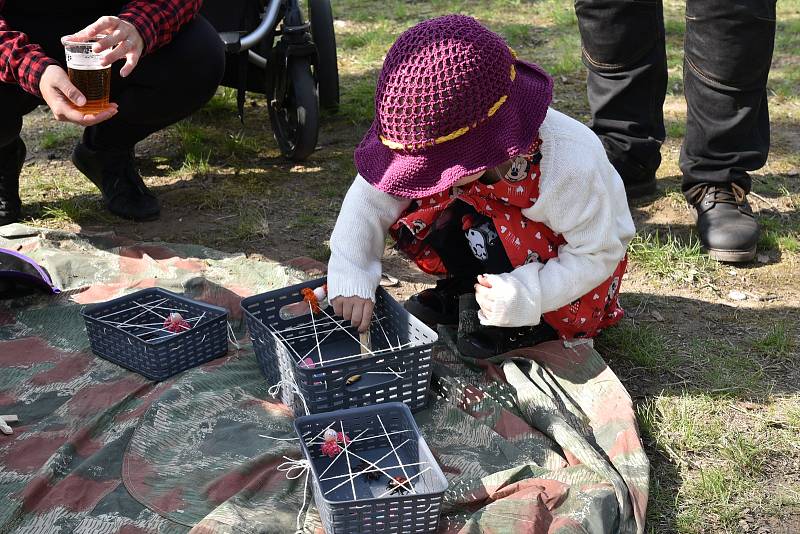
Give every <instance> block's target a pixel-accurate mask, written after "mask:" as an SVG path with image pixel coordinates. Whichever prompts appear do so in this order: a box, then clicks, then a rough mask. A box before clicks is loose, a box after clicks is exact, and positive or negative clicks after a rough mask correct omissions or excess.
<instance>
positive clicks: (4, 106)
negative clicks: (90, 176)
mask: <svg viewBox="0 0 800 534" xmlns="http://www.w3.org/2000/svg"><path fill="white" fill-rule="evenodd" d="M108 14H111V13H110V12H109V13H106V12H94V11H86V12H83V13H80V14H76V15H72V16H62V17H43V16H32V15H17V16H15V15H14V13H8V14H7V13H6V12H4V13H3V16H4V17H6V19H7V20H8V22H9V25H10V27H11V28H13V29H14V30H19V31H23V32H25V33H26V34H28V36H29V37H30V38H31V41H32V42H34V43H37V44H39V45H41V46H42V47H43V48H44V50H45V52H46V53H47V54H48V55H49V56H50V57H52V58H53V59H56V60H58V61H59V62H61V64H62V66H65V65H66V63H65V59H64V47H63V46H62V45H61V43H60V38H61V36H62V35H67V34H70V33H74V32H76V31H78V30H80V29H82V28H84V27H85V26H87V25H88V24H90V23H92V22H94V21H95V20H97V18H98V17H100V16H103V15H108ZM122 65H123V63H122V62H117V63H115V64H114V65H112V67H111V72H112V79H111V101H112V102H116V103H117V104H119V112H118V113H117V114H116V115H115V116H114V117H113V118H111V119H109V120H107V121H105V122H102V123H100V124H98V125H96V126H92V127H89V128H86V130H85V132H84V140H85V141H86V142H87V143H88V144H89V145H90V146H91V147H92V148H96V149H100V150H110V149H131V148H133V146H134V145H135V144H136V143H138V142H139V141H141V140H142V139H144V138H145V137H147V136H148V135H150V134H151V133H153V132H156V131H158V130H161V129H162V128H164V127H166V126H169V125H170V124H173V123H175V122H177V121H179V120H180V119H182V118H184V117H186V116H188V115H189V114H191V113H192V112H193V111H195V110H197V109H198V108H200V107H201V106H202V105H203V104H205V103H206V102H207V101H208V100H209V99H210V98H211V97H212V96H213V94H214V91H215V90H216V88H217V86H218V85H219V82H220V80H221V79H222V75H223V72H224V69H225V53H224V49H223V45H222V42H221V41H220V39H219V37H218V35H217V32H216V31H215V30H214V28H213V27H212V26H211V25H210V24H209V23H208V22H207V21H206V20H205V19H204V18H202V17H200V16H198V17H197V18H196V19H194V20H193V21H192V22H190V23H188V24H186V25H185V26H184V27H183V28H181V31H180V32H178V33H177V34H176V35H175V36H174V37H173V39H172V41H171V42H170V43H169V44H167V45H166V46H164V47H162V48H159V49H158V50H156V51H155V52H153V53H152V54H149V55H145V56H143V57H142V58H141V59H140V60H139V64H138V65H137V66H136V68H135V69H134V70H133V72H132V73H131V74H130V75H129V76H128V77H127V78H122V77H120V75H119V69H120V68H121V67H122ZM65 70H66V68H65ZM40 104H44V101H43V100H41V99H40V98H37V97H34V96H33V95H31V94H29V93H26V92H25V91H23V90H22V89H20V87H19V86H18V85H16V84H4V83H0V146H5V145H6V144H8V143H10V142H11V141H13V140H14V139H15V138H16V137H17V136H19V133H20V130H21V128H22V117H23V116H24V115H25V114H27V113H30V112H31V111H32V110H34V109H35V108H36V106H38V105H40Z"/></svg>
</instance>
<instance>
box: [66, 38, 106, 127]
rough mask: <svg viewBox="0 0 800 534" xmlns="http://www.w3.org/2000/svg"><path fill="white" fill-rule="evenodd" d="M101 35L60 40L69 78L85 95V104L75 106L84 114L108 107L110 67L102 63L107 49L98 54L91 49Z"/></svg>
mask: <svg viewBox="0 0 800 534" xmlns="http://www.w3.org/2000/svg"><path fill="white" fill-rule="evenodd" d="M103 37H104V36H102V35H98V36H97V37H96V38H94V39H90V40H88V41H62V43H63V45H64V53H65V55H66V57H67V72H68V73H69V79H70V81H71V82H72V84H73V85H74V86H75V87H77V88H78V90H79V91H80V92H81V93H83V96H85V97H86V104H85V105H83V106H80V107H77V106H75V107H76V109H78V110H79V111H81V112H83V113H85V114H90V115H95V114H97V113H100V112H101V111H103V110H104V109H106V108H107V107H108V101H109V95H110V93H111V67H110V66H107V67H106V66H103V65H102V61H103V56H105V55H106V54H107V53H108V50H105V51H103V52H101V53H99V54H96V53H94V52H93V51H92V45H93V44H94V43H96V42H97V40H98V39H101V38H103Z"/></svg>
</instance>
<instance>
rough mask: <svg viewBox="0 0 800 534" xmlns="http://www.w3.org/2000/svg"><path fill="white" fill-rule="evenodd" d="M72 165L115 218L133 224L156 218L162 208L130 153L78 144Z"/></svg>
mask: <svg viewBox="0 0 800 534" xmlns="http://www.w3.org/2000/svg"><path fill="white" fill-rule="evenodd" d="M72 163H74V164H75V167H77V168H78V170H79V171H81V172H82V173H83V174H85V175H86V177H87V178H89V180H91V181H92V182H93V183H94V185H96V186H97V187H98V188H99V189H100V192H101V193H103V199H104V200H105V202H106V207H107V208H108V211H110V212H111V213H113V214H114V215H117V216H119V217H122V218H123V219H131V220H134V221H153V220H155V219H158V216H159V214H160V213H161V207H160V206H159V203H158V199H156V197H155V195H154V194H153V193H151V192H150V190H149V189H147V186H146V185H144V181H143V180H142V177H141V176H140V175H139V171H137V170H136V166H135V165H134V159H133V150H108V151H100V150H91V149H89V148H88V147H87V146H86V145H84V144H83V143H79V144H78V145H77V146H76V147H75V150H74V151H73V152H72Z"/></svg>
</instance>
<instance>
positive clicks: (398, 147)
mask: <svg viewBox="0 0 800 534" xmlns="http://www.w3.org/2000/svg"><path fill="white" fill-rule="evenodd" d="M508 51H509V52H511V57H513V58H514V59H515V60H516V59H517V53H516V52H514V49H512V48H511V47H509V48H508ZM509 77H510V78H511V81H512V82H513V81H514V80H515V79H516V78H517V69H516V67H514V63H511V70H510V72H509ZM506 100H508V95H503V96H501V97H500V98H498V99H497V102H495V103H494V104H492V107H490V108H489V111H487V112H486V115H485V116H483V117H482V118H481V119H480V120H479V121H477V122H474V123H472V125H471V126H464V127H463V128H459V129H458V130H456V131H454V132H451V133H449V134H447V135H443V136H441V137H437V138H436V139H434V140H433V141H428V142H425V143H418V144H414V143H410V144H403V143H399V142H397V141H392V140H391V139H387V138H385V137H384V136H382V135H380V136H378V137H379V138H380V140H381V143H383V144H384V145H386V146H387V147H389V148H390V149H392V150H413V149H415V148H425V147H427V146H433V145H440V144H442V143H446V142H447V141H452V140H453V139H457V138H459V137H461V136H462V135H464V134H465V133H467V132H468V131H469V130H470V128H475V127H476V126H478V125H479V124H482V123H483V122H484V121H486V120H488V119H489V118H490V117H491V116H492V115H494V114H495V113H497V110H498V109H500V107H501V106H502V105H503V104H505V102H506Z"/></svg>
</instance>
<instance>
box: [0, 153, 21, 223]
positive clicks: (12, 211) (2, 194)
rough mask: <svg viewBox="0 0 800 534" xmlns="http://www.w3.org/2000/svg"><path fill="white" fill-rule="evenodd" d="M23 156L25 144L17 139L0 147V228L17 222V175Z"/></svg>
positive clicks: (19, 210) (19, 204) (18, 205)
mask: <svg viewBox="0 0 800 534" xmlns="http://www.w3.org/2000/svg"><path fill="white" fill-rule="evenodd" d="M25 154H26V150H25V143H23V142H22V139H20V138H19V137H17V138H16V139H15V140H13V141H12V142H11V143H9V144H7V145H6V146H4V147H0V226H2V225H4V224H11V223H13V222H17V221H18V220H19V216H20V212H21V210H22V201H21V200H20V198H19V173H20V172H21V171H22V164H23V163H25Z"/></svg>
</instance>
